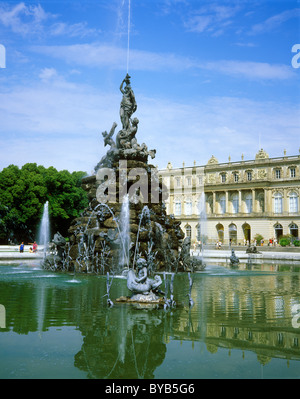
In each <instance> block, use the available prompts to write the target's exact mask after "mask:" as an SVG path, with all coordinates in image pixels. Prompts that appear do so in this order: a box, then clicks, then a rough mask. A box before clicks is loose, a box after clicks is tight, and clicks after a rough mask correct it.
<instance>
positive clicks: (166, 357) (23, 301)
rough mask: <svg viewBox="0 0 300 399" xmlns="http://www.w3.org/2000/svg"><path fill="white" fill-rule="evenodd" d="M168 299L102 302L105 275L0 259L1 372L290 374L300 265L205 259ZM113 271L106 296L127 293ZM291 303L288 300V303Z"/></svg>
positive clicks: (297, 358) (294, 370) (298, 358)
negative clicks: (168, 305) (144, 303)
mask: <svg viewBox="0 0 300 399" xmlns="http://www.w3.org/2000/svg"><path fill="white" fill-rule="evenodd" d="M193 279H194V284H193V290H192V296H193V300H194V302H195V305H194V306H193V308H192V309H190V308H189V307H188V297H187V296H186V295H187V293H188V288H189V286H188V277H187V275H186V274H179V275H176V276H175V281H174V291H175V292H174V296H175V300H176V302H177V307H176V308H175V309H172V310H171V311H170V310H168V311H165V310H164V309H156V308H154V309H149V308H139V307H137V306H133V305H128V304H115V305H114V307H113V308H107V306H106V298H105V297H103V295H104V294H106V278H105V277H104V276H75V279H74V276H72V275H68V274H54V273H49V272H47V271H43V270H41V269H40V268H39V267H38V266H37V265H33V264H30V263H28V264H25V263H24V264H21V265H16V264H15V265H13V264H10V265H4V264H2V265H0V304H1V305H3V306H4V308H5V314H4V312H3V309H4V308H3V306H2V307H0V308H1V312H0V327H1V328H0V354H1V356H0V378H2V379H3V378H73V379H75V378H76V379H81V378H82V379H85V378H100V379H129V378H134V379H135V378H144V379H150V378H151V379H190V378H197V379H201V378H255V379H256V378H299V377H300V311H299V310H298V313H299V318H298V317H297V313H296V314H295V309H298V308H297V305H299V304H300V273H299V269H298V268H295V267H288V266H284V267H280V266H279V267H278V266H272V265H271V266H259V265H256V266H254V267H252V269H251V270H246V269H234V270H233V269H230V268H226V267H224V266H216V265H209V266H207V269H206V270H205V272H201V273H197V274H194V275H193ZM128 294H129V292H128V290H127V288H126V280H125V279H122V278H114V280H113V283H112V288H111V299H112V300H115V299H116V298H118V297H120V296H122V295H128ZM295 306H296V307H295Z"/></svg>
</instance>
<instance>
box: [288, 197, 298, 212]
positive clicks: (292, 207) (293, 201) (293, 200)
mask: <svg viewBox="0 0 300 399" xmlns="http://www.w3.org/2000/svg"><path fill="white" fill-rule="evenodd" d="M289 211H290V212H291V213H297V212H298V195H297V193H295V192H292V193H291V194H290V200H289Z"/></svg>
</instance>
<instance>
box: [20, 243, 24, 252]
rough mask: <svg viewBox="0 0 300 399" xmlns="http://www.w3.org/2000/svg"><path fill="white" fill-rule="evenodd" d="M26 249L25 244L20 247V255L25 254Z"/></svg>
mask: <svg viewBox="0 0 300 399" xmlns="http://www.w3.org/2000/svg"><path fill="white" fill-rule="evenodd" d="M24 248H25V245H24V242H22V244H21V245H20V247H19V250H20V253H23V252H24Z"/></svg>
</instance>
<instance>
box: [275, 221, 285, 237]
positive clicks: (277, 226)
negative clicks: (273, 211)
mask: <svg viewBox="0 0 300 399" xmlns="http://www.w3.org/2000/svg"><path fill="white" fill-rule="evenodd" d="M274 230H275V237H276V239H277V241H279V239H280V237H281V236H282V235H283V227H282V225H281V224H280V223H277V224H275V226H274Z"/></svg>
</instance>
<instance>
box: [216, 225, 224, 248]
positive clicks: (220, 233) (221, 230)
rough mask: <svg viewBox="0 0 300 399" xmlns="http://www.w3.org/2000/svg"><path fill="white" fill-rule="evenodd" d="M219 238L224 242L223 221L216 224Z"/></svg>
mask: <svg viewBox="0 0 300 399" xmlns="http://www.w3.org/2000/svg"><path fill="white" fill-rule="evenodd" d="M216 229H217V234H218V240H219V241H221V242H223V243H224V226H223V225H222V224H221V223H218V224H217V225H216Z"/></svg>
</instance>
